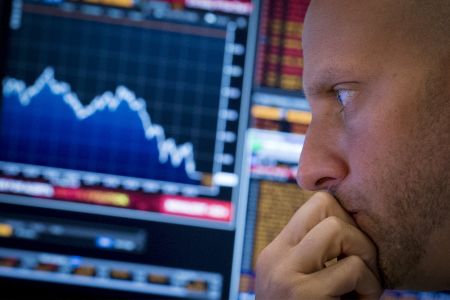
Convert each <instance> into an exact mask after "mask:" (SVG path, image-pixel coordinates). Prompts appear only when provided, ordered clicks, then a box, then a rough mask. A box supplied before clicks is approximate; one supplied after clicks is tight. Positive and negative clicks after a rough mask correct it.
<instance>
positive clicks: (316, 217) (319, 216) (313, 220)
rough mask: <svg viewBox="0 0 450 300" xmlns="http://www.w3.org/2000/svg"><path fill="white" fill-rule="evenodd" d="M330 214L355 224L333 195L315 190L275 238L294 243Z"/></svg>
mask: <svg viewBox="0 0 450 300" xmlns="http://www.w3.org/2000/svg"><path fill="white" fill-rule="evenodd" d="M330 216H336V217H338V218H339V219H341V220H343V221H344V222H347V223H349V224H352V225H355V222H354V221H353V219H352V218H351V217H350V216H349V215H348V213H347V212H346V211H345V210H344V209H343V208H342V207H341V206H340V205H339V203H338V202H337V200H336V199H335V198H334V197H333V196H331V195H330V194H328V193H326V192H317V193H315V194H314V195H313V196H312V197H311V198H310V199H309V200H308V201H306V203H305V204H303V205H302V207H300V209H298V210H297V212H296V213H295V214H294V216H293V217H292V218H291V220H290V221H289V223H288V224H287V225H286V226H285V228H284V229H283V230H282V231H281V233H280V234H279V235H278V237H277V239H281V240H282V241H283V242H284V243H287V244H288V245H291V246H293V245H296V244H298V243H299V242H300V241H301V240H302V239H303V237H304V236H305V235H306V234H307V233H308V232H309V231H310V230H311V229H312V228H313V227H314V226H316V225H317V224H318V223H320V222H321V221H322V220H324V219H326V218H327V217H330Z"/></svg>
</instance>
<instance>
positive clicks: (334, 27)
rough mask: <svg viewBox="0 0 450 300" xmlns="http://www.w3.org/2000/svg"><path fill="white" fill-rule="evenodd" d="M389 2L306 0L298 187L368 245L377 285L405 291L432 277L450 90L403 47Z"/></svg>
mask: <svg viewBox="0 0 450 300" xmlns="http://www.w3.org/2000/svg"><path fill="white" fill-rule="evenodd" d="M393 2H396V1H378V0H377V1H351V0H340V1H327V0H318V1H313V2H312V4H311V7H310V9H309V11H308V16H307V19H306V22H305V31H304V35H303V48H304V59H305V66H304V87H305V93H306V96H307V98H308V101H309V102H310V105H311V109H312V114H313V119H312V123H311V125H310V127H309V131H308V134H307V139H306V143H305V145H304V148H303V152H302V156H301V158H300V164H299V174H298V181H299V183H300V185H301V186H302V187H304V188H306V189H310V190H320V189H327V190H329V191H331V192H332V193H333V194H334V195H335V196H336V197H337V199H338V200H339V201H340V203H341V204H342V206H343V207H344V208H345V209H346V210H347V211H349V212H350V213H351V215H352V217H353V218H354V219H355V221H356V223H357V224H358V226H359V227H360V228H361V229H362V230H363V231H364V232H365V233H366V234H367V235H368V236H369V237H370V238H371V239H372V240H373V241H374V243H375V245H376V246H377V248H378V254H379V257H378V261H379V267H380V271H381V275H382V279H383V281H384V284H385V287H387V288H393V287H396V288H399V287H406V288H408V286H411V285H415V286H417V285H420V284H422V283H421V282H419V281H420V280H419V279H418V278H417V277H418V274H419V273H421V275H426V273H427V272H431V271H430V270H428V269H427V267H431V265H430V261H432V258H431V260H430V258H429V257H427V256H429V255H430V252H432V250H433V249H434V248H432V247H433V246H432V245H431V241H432V240H433V239H434V238H436V239H438V238H439V235H441V234H442V232H438V231H437V230H435V229H436V228H449V227H448V225H446V226H447V227H443V224H444V222H448V211H449V204H448V203H449V201H448V200H447V199H448V198H449V197H450V195H449V191H448V183H449V178H448V170H449V169H450V164H449V157H448V153H449V145H450V141H449V134H448V133H449V132H450V125H449V123H450V122H449V119H450V114H449V107H450V105H449V104H448V99H450V98H449V95H450V92H449V88H448V85H449V84H448V83H444V82H442V80H440V78H439V76H437V75H436V74H438V72H437V71H436V70H433V67H436V66H433V67H430V65H429V64H428V63H427V60H426V59H424V57H423V53H421V52H420V51H421V50H419V47H413V46H412V44H411V42H410V41H409V42H404V37H403V34H404V32H401V30H399V29H398V27H399V26H401V24H400V23H401V22H400V23H399V22H398V21H395V19H396V18H397V17H398V15H396V13H395V11H396V9H397V13H398V11H401V10H398V9H399V8H398V7H396V4H395V3H393ZM387 3H389V4H387ZM388 5H389V6H388ZM441 99H446V100H441ZM446 230H447V231H446V232H447V233H448V229H446ZM434 247H435V246H434ZM430 249H431V250H430ZM435 271H436V270H435ZM423 284H424V285H425V286H424V287H426V283H423Z"/></svg>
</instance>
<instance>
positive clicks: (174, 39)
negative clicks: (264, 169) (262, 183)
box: [0, 0, 259, 299]
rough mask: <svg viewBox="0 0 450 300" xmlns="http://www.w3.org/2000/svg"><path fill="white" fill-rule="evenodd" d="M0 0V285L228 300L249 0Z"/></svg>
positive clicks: (240, 204) (255, 5)
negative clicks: (0, 46) (0, 16)
mask: <svg viewBox="0 0 450 300" xmlns="http://www.w3.org/2000/svg"><path fill="white" fill-rule="evenodd" d="M1 3H2V4H1V5H2V6H1V10H0V11H1V12H2V14H5V15H6V14H7V15H8V18H7V20H8V21H5V20H6V16H5V15H2V24H4V26H3V27H2V29H3V31H2V32H3V33H4V35H2V37H1V38H2V42H1V43H2V45H3V46H2V49H3V50H4V51H5V53H4V54H3V57H2V60H1V64H2V65H1V71H2V72H1V74H2V84H1V89H2V97H1V101H0V149H1V150H0V283H1V285H2V286H4V287H5V289H3V288H2V292H3V293H6V292H7V291H8V292H12V293H15V295H16V296H17V297H18V298H20V296H23V293H26V294H29V293H32V294H35V295H38V296H40V297H45V296H51V297H53V298H55V297H56V298H60V299H67V298H70V297H73V298H82V299H86V297H90V296H92V298H95V299H102V298H104V297H105V298H115V299H120V298H121V297H124V298H130V299H146V298H147V297H148V298H149V299H172V298H173V299H181V298H189V299H236V298H237V297H238V286H239V275H240V269H241V256H242V249H243V234H244V223H245V217H246V213H245V210H243V208H244V207H245V206H246V195H245V194H244V192H245V191H246V189H243V188H242V185H247V183H248V178H244V177H243V176H246V175H245V174H246V172H244V171H243V170H244V169H246V166H247V165H246V163H244V161H246V159H245V157H244V154H243V153H244V145H245V141H244V138H245V132H246V128H247V127H248V122H249V121H248V116H249V107H250V94H251V86H252V78H253V77H252V76H253V70H254V67H253V66H254V61H255V52H256V47H255V41H256V37H257V34H256V33H257V31H258V26H257V22H258V21H257V18H258V15H259V2H258V1H253V2H252V1H250V0H241V1H233V0H230V1H213V0H165V1H161V0H160V1H152V0H12V1H6V2H5V1H2V2H1ZM6 27H7V28H6ZM12 296H13V295H12ZM10 297H11V295H10Z"/></svg>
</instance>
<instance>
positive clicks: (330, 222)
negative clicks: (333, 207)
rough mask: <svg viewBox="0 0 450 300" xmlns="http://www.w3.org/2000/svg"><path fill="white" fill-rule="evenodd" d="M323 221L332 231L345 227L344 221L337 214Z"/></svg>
mask: <svg viewBox="0 0 450 300" xmlns="http://www.w3.org/2000/svg"><path fill="white" fill-rule="evenodd" d="M323 222H324V224H325V226H327V227H328V228H329V230H330V231H332V232H336V233H338V232H341V231H342V230H344V229H345V224H344V221H342V220H341V219H339V218H338V217H336V216H330V217H327V218H326V219H325V220H324V221H323Z"/></svg>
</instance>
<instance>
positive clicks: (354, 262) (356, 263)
mask: <svg viewBox="0 0 450 300" xmlns="http://www.w3.org/2000/svg"><path fill="white" fill-rule="evenodd" d="M347 260H348V263H349V264H350V265H351V266H352V268H353V269H355V270H358V271H361V270H363V269H365V268H366V264H365V263H364V261H363V260H362V258H361V257H359V256H356V255H351V256H348V257H347Z"/></svg>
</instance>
